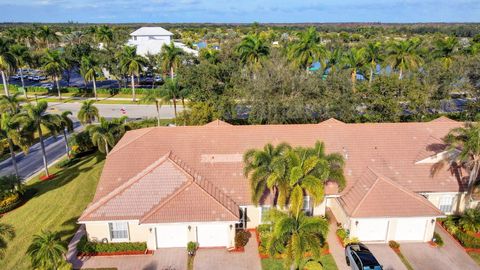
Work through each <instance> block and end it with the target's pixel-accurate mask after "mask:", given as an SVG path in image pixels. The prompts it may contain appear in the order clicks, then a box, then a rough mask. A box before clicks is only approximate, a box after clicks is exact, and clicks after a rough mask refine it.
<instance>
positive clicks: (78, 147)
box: [69, 130, 95, 154]
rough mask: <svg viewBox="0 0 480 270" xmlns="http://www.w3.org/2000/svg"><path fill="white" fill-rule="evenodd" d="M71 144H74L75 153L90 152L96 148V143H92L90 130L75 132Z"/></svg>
mask: <svg viewBox="0 0 480 270" xmlns="http://www.w3.org/2000/svg"><path fill="white" fill-rule="evenodd" d="M69 144H70V145H72V151H73V152H74V154H78V153H82V152H88V151H90V150H92V149H95V145H93V143H92V139H91V137H90V134H89V133H88V131H85V130H84V131H81V132H79V133H75V134H73V135H72V136H71V137H70V140H69Z"/></svg>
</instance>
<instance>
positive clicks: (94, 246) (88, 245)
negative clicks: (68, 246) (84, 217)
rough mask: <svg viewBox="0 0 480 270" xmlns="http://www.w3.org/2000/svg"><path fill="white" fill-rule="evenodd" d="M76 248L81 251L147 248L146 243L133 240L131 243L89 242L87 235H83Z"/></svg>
mask: <svg viewBox="0 0 480 270" xmlns="http://www.w3.org/2000/svg"><path fill="white" fill-rule="evenodd" d="M77 249H78V251H79V252H81V253H100V252H122V251H145V250H146V249H147V243H146V242H133V243H99V242H89V241H88V240H87V237H85V236H83V237H82V239H80V242H79V243H78V245H77Z"/></svg>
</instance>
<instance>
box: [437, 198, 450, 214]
mask: <svg viewBox="0 0 480 270" xmlns="http://www.w3.org/2000/svg"><path fill="white" fill-rule="evenodd" d="M452 204H453V196H451V195H447V196H442V197H440V202H439V203H438V208H440V211H442V212H444V213H450V212H452Z"/></svg>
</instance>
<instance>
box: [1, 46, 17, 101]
mask: <svg viewBox="0 0 480 270" xmlns="http://www.w3.org/2000/svg"><path fill="white" fill-rule="evenodd" d="M10 45H11V43H10V42H9V41H8V40H6V39H3V38H0V73H1V75H2V82H3V89H4V90H5V95H6V96H8V95H10V93H9V92H8V85H7V74H8V73H10V72H13V71H14V70H15V69H16V64H17V61H16V60H15V56H14V55H13V54H12V53H11V51H10Z"/></svg>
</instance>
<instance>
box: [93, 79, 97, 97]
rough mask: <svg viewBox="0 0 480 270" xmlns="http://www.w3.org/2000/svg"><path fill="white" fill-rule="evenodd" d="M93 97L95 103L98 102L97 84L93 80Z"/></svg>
mask: <svg viewBox="0 0 480 270" xmlns="http://www.w3.org/2000/svg"><path fill="white" fill-rule="evenodd" d="M93 95H94V96H95V101H98V98H97V83H96V82H95V78H93Z"/></svg>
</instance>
